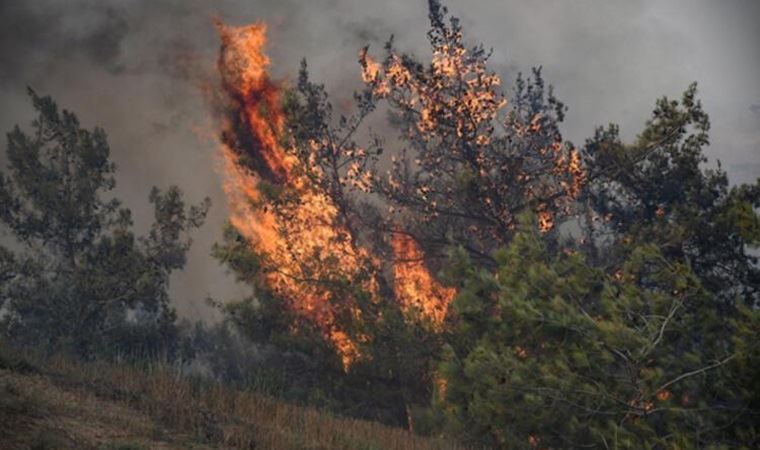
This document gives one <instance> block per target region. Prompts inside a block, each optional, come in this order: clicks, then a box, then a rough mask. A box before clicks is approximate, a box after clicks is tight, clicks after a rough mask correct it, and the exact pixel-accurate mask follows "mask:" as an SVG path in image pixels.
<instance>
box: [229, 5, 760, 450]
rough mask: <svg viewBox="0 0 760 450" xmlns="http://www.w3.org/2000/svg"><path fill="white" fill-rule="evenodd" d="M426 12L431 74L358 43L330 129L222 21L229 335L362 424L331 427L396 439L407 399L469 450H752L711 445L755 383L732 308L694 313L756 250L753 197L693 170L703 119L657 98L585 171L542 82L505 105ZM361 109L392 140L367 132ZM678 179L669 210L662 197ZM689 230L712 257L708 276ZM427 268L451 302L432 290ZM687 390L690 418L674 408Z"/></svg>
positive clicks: (320, 96) (248, 40)
mask: <svg viewBox="0 0 760 450" xmlns="http://www.w3.org/2000/svg"><path fill="white" fill-rule="evenodd" d="M429 11H430V14H429V17H430V24H431V28H430V31H429V33H428V37H429V42H430V46H431V50H432V59H431V61H430V62H429V63H427V64H423V63H421V62H419V61H418V60H417V59H416V58H415V57H413V56H412V55H408V54H401V53H399V52H397V51H396V50H395V48H394V46H393V42H392V40H391V41H389V42H388V44H387V45H386V47H385V55H384V57H382V58H380V59H375V58H373V57H372V56H371V55H370V52H369V49H368V48H363V49H361V50H360V52H359V65H360V68H361V71H360V74H361V78H362V80H363V82H364V85H363V88H362V90H361V91H360V92H357V93H355V96H354V97H355V100H356V109H355V112H354V113H353V114H351V115H349V116H342V115H341V116H339V117H336V116H335V115H334V114H333V108H332V105H331V103H330V101H329V98H328V95H327V93H326V92H325V89H324V87H323V86H321V85H319V84H316V83H314V82H312V81H310V79H309V77H308V72H307V69H306V64H305V63H304V64H303V66H302V69H301V72H300V74H299V77H298V82H297V84H296V85H295V86H288V85H285V84H284V83H280V82H277V81H275V80H272V79H271V78H270V77H269V75H268V72H267V69H268V66H269V64H270V61H269V59H268V58H267V56H266V55H265V53H264V52H263V47H264V44H265V40H266V39H265V35H266V26H265V25H264V24H256V25H250V26H244V27H230V26H226V25H223V24H219V32H220V35H221V38H222V46H221V53H220V56H219V60H218V66H219V71H220V73H221V81H222V83H221V87H222V89H221V93H222V94H223V95H221V96H220V100H221V103H220V104H221V105H222V108H221V110H222V111H223V112H224V115H223V120H222V125H221V132H220V137H221V139H220V140H221V143H222V152H221V153H222V160H223V170H224V175H225V190H226V192H227V196H228V199H229V203H230V224H231V226H230V227H229V228H228V229H227V230H226V232H225V240H224V242H223V243H222V244H220V245H218V246H217V248H216V254H217V256H218V257H220V259H221V260H222V261H224V262H225V263H227V264H228V265H229V266H230V267H231V268H232V269H233V270H234V271H235V273H236V274H237V275H238V277H239V278H240V279H241V280H243V281H246V282H248V283H250V284H252V285H253V286H254V288H255V293H254V294H255V298H251V299H249V300H248V301H245V302H240V303H237V304H232V305H230V306H229V307H228V310H229V311H230V317H231V318H232V320H233V321H234V322H235V323H236V324H237V325H239V326H240V327H241V328H242V329H243V330H245V331H246V332H247V333H248V334H249V335H250V336H253V337H256V338H258V339H259V340H264V341H267V342H270V343H275V344H277V343H280V344H286V345H287V346H288V347H289V348H298V349H300V350H303V351H304V352H308V353H310V354H311V356H312V357H314V356H318V357H319V358H321V359H322V360H323V362H324V363H323V364H322V365H319V366H318V367H316V369H317V370H320V371H322V372H320V375H325V376H326V377H333V378H334V379H337V380H338V382H337V384H338V385H339V387H340V388H341V389H343V392H344V393H345V394H346V395H347V396H348V397H349V398H351V401H352V404H354V405H357V404H358V405H360V406H359V407H358V408H362V406H361V405H363V404H364V405H371V406H369V408H370V409H371V410H372V412H371V413H370V414H367V412H366V411H361V410H359V411H350V410H347V409H343V412H349V413H354V414H360V415H371V416H372V417H373V418H380V419H383V420H387V421H392V422H403V423H406V424H407V425H409V426H410V427H411V425H412V421H411V416H412V414H411V409H412V407H413V405H415V404H425V405H427V404H429V401H430V398H431V396H437V397H438V398H439V399H440V404H441V405H442V408H441V409H440V411H441V412H442V413H443V415H444V416H446V417H445V418H443V419H442V420H447V423H449V424H451V425H453V426H454V428H456V427H457V426H459V427H461V428H462V430H467V429H469V430H474V431H475V433H476V434H477V436H474V437H473V436H471V437H473V438H474V439H475V442H477V443H478V444H484V443H485V444H493V445H500V446H506V447H508V446H510V445H516V446H520V445H521V444H524V442H526V440H527V442H528V443H529V445H531V446H532V447H538V446H540V445H544V444H548V445H550V446H552V447H562V446H572V445H574V444H577V445H594V444H595V443H599V442H602V441H604V440H605V436H610V435H611V434H614V435H615V436H618V435H619V436H621V439H622V438H623V437H625V439H626V440H627V442H628V441H630V442H645V444H646V445H644V446H651V445H660V444H661V443H666V444H668V445H670V444H671V443H672V442H681V443H687V444H689V443H697V444H698V445H701V443H702V442H703V441H701V440H699V439H698V440H697V441H694V440H691V439H692V438H691V437H690V436H686V435H679V434H676V433H670V431H669V430H670V428H669V427H670V426H671V425H672V426H675V427H681V428H688V429H692V428H693V427H694V426H702V425H699V424H700V423H702V422H705V421H706V422H705V423H707V424H708V425H704V426H702V427H703V428H704V430H705V433H706V434H705V436H709V437H708V438H706V439H712V438H713V437H715V439H718V440H723V441H726V442H727V441H728V440H731V439H734V440H736V439H739V440H741V439H744V440H745V441H746V440H748V439H755V438H754V437H752V436H755V435H756V433H755V434H753V433H754V431H751V432H748V433H746V436H750V437H749V438H746V437H742V436H744V435H740V434H741V433H738V434H734V430H733V429H730V430H729V431H727V432H726V433H723V434H721V433H722V432H716V433H713V431H714V429H724V428H726V427H729V426H730V425H727V424H731V423H746V420H745V418H746V417H751V415H752V414H754V412H755V411H756V410H757V408H755V407H754V406H751V405H756V404H757V400H756V395H755V394H753V393H752V381H748V380H749V378H751V377H749V378H748V377H746V376H744V377H742V376H736V373H737V371H736V369H735V367H751V366H752V365H753V364H754V362H755V361H756V360H757V355H756V352H755V353H752V351H750V350H748V346H747V342H746V338H741V339H742V340H736V339H734V336H750V335H752V333H753V332H754V331H753V330H756V329H757V323H758V320H757V318H756V316H757V314H756V313H755V312H753V311H739V310H738V309H736V308H735V307H734V306H732V305H730V302H727V303H729V305H726V304H725V303H726V302H724V303H723V304H722V305H721V306H722V307H724V313H725V315H723V316H720V317H718V316H716V315H715V314H714V310H713V308H715V303H714V302H713V299H714V297H715V296H716V295H719V294H720V295H723V294H721V292H720V291H721V290H722V288H723V287H725V285H726V284H727V281H726V280H733V279H735V280H740V281H741V282H742V283H744V284H745V285H746V286H742V287H741V288H739V289H736V292H740V293H742V294H747V295H746V297H747V298H748V299H750V300H748V301H747V302H746V303H750V304H751V303H752V301H751V299H753V298H754V297H752V296H753V295H755V293H756V292H757V290H756V289H755V286H756V280H757V278H756V276H757V270H756V266H753V264H754V260H753V259H752V258H751V257H750V256H749V255H748V254H747V252H746V248H747V246H748V245H753V244H755V243H756V242H757V241H758V239H757V230H758V229H760V228H758V227H757V224H758V223H760V221H758V218H757V215H756V214H755V212H754V209H753V208H756V207H757V205H758V204H759V203H758V200H757V198H758V190H757V189H756V188H751V187H741V188H737V189H735V190H732V191H729V190H728V188H727V184H726V182H725V180H724V178H725V176H724V175H722V174H721V173H717V172H716V173H714V174H713V173H705V172H702V171H701V169H700V168H699V164H700V163H701V162H703V157H702V154H701V146H702V145H703V144H705V143H706V142H707V135H706V131H707V127H708V122H707V117H706V115H704V114H703V112H702V111H701V109H700V107H699V105H698V102H695V101H694V92H693V89H691V90H690V91H687V94H686V95H685V97H684V100H683V108H681V107H680V106H679V105H678V103H677V102H676V103H672V102H670V103H668V102H667V101H665V100H663V101H662V102H661V103H660V104H658V109H657V110H656V111H655V114H656V117H655V119H654V120H653V121H652V122H650V123H648V125H647V128H646V129H645V132H644V133H642V135H641V138H640V142H637V143H636V144H635V145H633V146H624V145H623V144H621V143H620V142H619V141H618V139H617V134H616V129H614V128H613V129H611V130H608V131H607V132H604V131H600V132H599V133H598V134H597V136H596V137H595V138H594V139H592V140H590V141H589V142H588V145H587V147H586V152H585V154H584V155H581V153H580V152H579V151H578V150H576V149H575V147H574V146H573V145H572V144H571V143H569V142H565V141H564V140H563V138H562V136H561V134H560V131H559V124H560V123H561V122H562V120H563V116H564V112H565V107H564V105H563V104H562V103H561V102H560V101H558V100H557V99H556V98H555V97H554V95H553V93H552V90H551V88H547V87H546V86H545V84H544V82H543V78H542V76H541V72H540V70H538V69H537V70H534V71H533V74H532V77H530V78H529V79H524V78H523V77H518V78H517V81H516V85H515V90H514V95H513V96H512V97H511V98H510V99H508V98H507V95H506V94H505V93H504V92H503V91H502V90H500V85H501V79H500V77H499V76H498V75H497V74H496V73H494V72H492V71H490V70H489V69H488V65H487V63H488V57H489V54H488V53H487V52H486V51H485V50H484V48H483V47H482V46H475V47H467V46H466V45H465V44H464V41H463V35H462V30H461V27H460V24H459V22H458V21H457V19H456V18H452V17H449V16H448V14H447V11H446V9H445V8H443V7H442V6H441V5H440V3H439V2H437V1H433V0H431V1H430V2H429ZM378 111H387V112H389V113H390V118H391V119H390V120H389V122H390V124H391V125H392V126H393V127H394V130H395V133H396V136H388V135H385V136H382V137H381V136H379V135H377V134H374V133H372V132H371V129H370V127H369V124H371V123H373V121H376V120H378V118H377V116H378V114H376V113H377V112H378ZM686 127H690V129H692V130H693V131H694V133H692V134H689V133H687V132H686V131H685V128H686ZM363 136H369V138H366V137H363ZM584 157H585V163H584ZM679 174H681V175H688V177H686V178H680V177H679V176H678V175H679ZM682 179H685V180H686V181H688V186H687V187H688V189H685V190H684V191H683V192H682V193H681V194H683V195H681V194H678V189H676V188H674V187H673V186H670V187H668V188H667V189H660V186H661V184H660V182H661V181H667V182H669V183H672V182H674V180H682ZM673 194H678V195H673ZM707 194H710V195H707ZM526 214H527V215H528V216H530V215H534V216H535V219H536V220H535V222H534V221H532V220H531V219H530V218H526ZM575 215H582V217H583V220H581V221H579V223H580V224H581V227H580V228H581V231H584V232H585V233H586V241H585V244H584V243H583V242H582V241H581V242H572V243H571V245H568V246H566V247H573V248H562V249H561V248H560V245H557V244H558V243H560V239H559V238H560V236H559V232H558V225H560V224H562V223H563V222H565V221H566V220H568V219H569V218H571V217H573V216H575ZM693 217H697V218H701V219H700V220H698V221H693V220H691V219H690V218H693ZM600 218H601V219H602V222H603V223H601V224H600ZM702 219H704V220H702ZM695 223H697V224H700V226H701V227H704V228H705V229H708V225H710V224H714V225H715V226H714V227H713V228H709V229H710V230H712V231H710V233H715V232H717V231H716V230H718V228H719V229H720V230H718V231H720V233H719V234H720V235H721V236H724V237H726V239H728V240H729V242H730V245H727V246H726V247H725V249H727V250H724V247H721V248H718V247H715V248H716V249H717V251H718V253H720V255H719V256H720V257H719V258H717V257H713V256H714V255H713V253H712V250H711V247H712V244H711V242H712V241H710V233H701V232H694V231H693V230H692V231H689V230H690V228H689V225H692V224H695ZM692 228H693V227H692ZM653 236H654V238H653ZM674 236H675V237H679V239H678V240H677V241H673V240H672V239H670V238H672V237H674ZM673 242H675V243H676V244H677V245H675V246H673V248H676V247H679V248H677V249H676V251H672V250H673V249H672V248H668V247H667V245H665V246H663V245H661V246H663V249H662V250H658V249H656V248H655V246H653V245H651V244H652V243H661V244H668V243H673ZM563 246H564V245H563ZM452 248H457V249H458V250H457V251H455V252H451V249H452ZM499 248H501V249H502V250H501V251H500V252H496V250H497V249H499ZM558 250H563V251H558ZM452 254H453V257H452V258H451V259H447V258H448V256H449V255H452ZM713 261H720V262H721V266H722V267H724V266H725V267H728V268H729V269H730V268H731V267H734V268H735V269H736V270H733V271H731V273H730V274H729V275H724V274H723V272H721V270H723V269H722V268H721V269H717V270H716V269H713V268H712V266H711V263H712V262H713ZM726 261H728V264H723V263H724V262H726ZM444 266H447V268H448V270H447V272H448V273H449V276H448V277H447V279H448V280H449V281H450V282H451V283H452V284H450V285H447V284H445V283H442V282H441V281H440V280H439V277H438V276H437V274H438V273H439V272H441V270H440V269H441V268H442V267H444ZM516 266H519V267H520V269H517V270H515V267H516ZM753 283H755V285H752V284H753ZM729 294H730V295H732V296H735V295H734V294H733V293H729ZM724 296H725V295H724ZM452 304H453V308H450V305H452ZM716 317H717V319H716ZM704 342H710V343H711V344H710V345H704V344H703V343H704ZM444 344H445V345H444ZM568 348H569V350H570V351H568ZM682 355H685V356H684V357H681V356H682ZM319 358H312V359H319ZM437 359H440V360H443V363H442V364H438V363H439V362H440V361H438V360H437ZM750 372H751V371H750ZM702 374H709V376H708V375H705V376H704V377H702V378H697V377H696V376H695V375H699V376H700V377H701V376H702ZM311 375H313V374H311ZM311 378H313V376H312V377H311ZM623 378H625V379H626V381H625V382H620V381H619V380H621V379H623ZM528 391H530V392H528ZM676 391H678V392H679V395H680V396H681V400H680V405H679V404H677V403H676V402H675V400H673V399H674V395H675V394H674V392H676ZM697 393H699V395H701V396H702V397H701V399H703V400H704V402H705V404H707V405H708V408H707V409H709V414H708V413H706V412H704V410H702V409H695V410H689V411H688V414H686V413H684V408H692V407H693V406H694V404H693V402H692V399H693V398H694V396H695V395H697ZM656 402H660V403H656ZM667 402H670V403H667ZM559 404H561V405H562V409H561V411H562V413H559V414H558V413H557V411H558V410H559V409H558V408H559V407H558V406H557V405H559ZM399 405H400V406H399ZM655 405H659V406H658V407H657V408H655ZM746 405H750V407H747V406H746ZM341 406H343V407H345V406H346V405H341ZM394 406H395V407H397V408H396V409H393V407H394ZM385 407H387V408H390V410H391V413H390V416H384V415H382V413H380V412H379V411H380V410H381V409H382V408H385ZM519 407H527V408H531V411H530V413H531V414H522V412H521V411H520V410H519ZM728 407H730V408H733V409H732V410H733V411H736V412H737V414H738V415H739V416H741V417H739V416H737V417H739V418H737V417H733V416H732V417H728V416H726V415H725V412H724V411H725V410H726V409H725V408H728ZM721 408H723V409H721ZM655 414H658V415H655ZM747 414H749V416H748V415H747ZM742 415H743V416H742ZM610 417H612V418H613V419H612V420H610ZM439 418H440V417H439ZM523 418H525V420H522V419H523ZM566 419H567V420H566ZM734 419H736V420H734ZM695 424H696V425H695ZM589 430H590V431H589ZM710 433H713V434H710ZM465 434H466V433H465ZM637 436H646V437H645V440H644V441H642V440H641V439H639V438H637ZM673 436H676V437H677V439H676V438H673ZM515 437H517V438H518V439H519V440H518V441H514V440H510V439H512V438H515ZM636 439H639V440H638V441H637V440H636ZM679 439H680V440H679ZM700 439H701V438H700ZM604 442H606V441H604ZM704 442H707V441H704ZM650 444H651V445H650ZM687 444H684V446H688V445H687ZM631 445H634V444H631ZM663 445H665V444H663Z"/></svg>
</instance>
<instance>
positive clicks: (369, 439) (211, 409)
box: [0, 351, 458, 450]
mask: <svg viewBox="0 0 760 450" xmlns="http://www.w3.org/2000/svg"><path fill="white" fill-rule="evenodd" d="M65 448H76V449H99V450H137V449H206V448H235V449H273V450H278V449H314V450H316V449H325V450H327V449H346V450H348V449H352V450H353V449H364V450H374V449H378V450H379V449H391V450H396V449H397V450H408V449H415V450H416V449H419V450H426V449H452V450H453V449H456V448H458V447H456V446H455V445H453V444H450V443H447V442H444V441H441V440H435V439H425V438H421V437H419V436H415V435H413V434H411V433H409V432H407V431H404V430H401V429H397V428H392V427H387V426H384V425H381V424H377V423H373V422H367V421H360V420H354V419H346V418H340V417H335V416H331V415H329V414H326V413H324V412H321V411H318V410H316V409H312V408H302V407H296V406H292V405H288V404H284V403H282V402H279V401H277V400H274V399H271V398H268V397H265V396H262V395H259V394H256V393H251V392H243V391H238V390H234V389H231V388H229V387H225V386H221V385H218V384H214V383H203V382H199V381H197V380H190V379H187V378H184V377H182V376H180V375H178V374H177V373H176V371H173V370H172V368H171V367H168V366H166V365H162V364H155V365H151V366H148V367H145V368H141V369H138V368H135V367H133V366H129V365H126V364H104V363H87V364H83V363H79V362H74V361H71V360H67V359H61V358H56V359H52V360H48V361H46V362H44V363H41V362H35V363H29V362H27V361H26V360H25V359H23V358H20V357H19V356H18V355H12V354H9V353H8V352H7V351H2V352H0V449H9V450H10V449H65Z"/></svg>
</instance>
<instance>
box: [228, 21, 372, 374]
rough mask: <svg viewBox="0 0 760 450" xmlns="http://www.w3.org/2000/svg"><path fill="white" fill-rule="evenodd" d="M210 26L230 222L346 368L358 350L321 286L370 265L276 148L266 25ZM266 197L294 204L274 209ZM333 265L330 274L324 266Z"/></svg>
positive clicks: (328, 204) (325, 199) (324, 200)
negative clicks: (215, 32)
mask: <svg viewBox="0 0 760 450" xmlns="http://www.w3.org/2000/svg"><path fill="white" fill-rule="evenodd" d="M217 27H218V29H219V34H220V36H221V39H222V48H221V55H220V57H219V70H220V72H221V74H222V86H223V89H224V91H225V93H226V94H227V97H229V101H230V103H231V110H232V113H231V115H230V117H229V118H228V120H227V121H226V122H225V123H224V124H223V129H222V132H221V138H222V144H223V145H222V160H223V167H222V169H223V172H224V176H225V181H224V190H225V193H226V195H227V199H228V203H229V209H230V222H231V223H232V225H233V226H234V227H235V228H237V230H238V231H239V232H240V233H241V234H242V235H243V236H245V237H246V238H247V239H248V240H249V241H250V242H251V245H252V246H253V248H254V250H255V251H256V252H257V253H258V254H260V255H261V256H262V259H263V264H262V265H263V267H264V271H263V272H264V275H263V276H264V282H265V283H266V285H267V286H268V287H269V288H270V289H272V291H273V292H275V293H276V294H278V295H279V296H281V297H282V298H283V299H284V301H285V302H287V304H288V306H289V307H290V308H291V309H292V310H293V311H294V312H296V313H297V314H298V315H299V316H300V317H302V318H304V319H306V320H308V321H310V322H311V323H313V324H315V325H316V326H317V327H318V328H319V329H320V330H321V331H322V332H323V334H324V335H325V337H326V338H328V339H330V340H331V341H332V342H333V344H334V345H335V347H336V349H337V350H338V352H339V354H340V356H341V359H342V361H343V364H344V367H348V365H350V363H351V362H352V361H353V360H355V358H356V357H357V356H358V350H357V347H356V345H355V343H354V342H353V341H352V340H351V338H350V337H349V335H348V334H347V333H346V332H345V331H344V330H341V329H340V328H339V327H338V326H337V325H336V315H337V313H338V312H337V305H336V303H337V302H336V300H337V299H336V298H334V297H335V296H334V293H333V291H332V290H331V289H330V288H329V287H327V286H328V285H329V284H330V283H334V284H340V283H345V281H346V280H348V282H349V283H350V281H351V280H353V279H355V278H357V274H358V272H359V270H361V268H363V267H367V265H370V266H371V264H372V261H371V258H369V257H368V255H367V253H366V252H365V251H364V250H363V249H360V248H358V247H356V246H355V245H354V242H353V239H352V236H351V235H350V233H349V232H348V230H347V229H346V228H345V227H344V226H342V225H341V224H340V222H339V220H338V209H337V207H336V205H335V204H334V202H333V201H332V199H331V198H330V197H329V196H328V195H326V194H325V193H324V192H321V191H320V190H319V189H317V188H316V186H315V185H314V183H313V182H312V181H311V180H309V179H308V178H307V177H306V176H304V175H301V174H299V172H298V170H297V168H298V164H299V162H298V160H297V158H295V157H294V156H292V152H289V151H288V149H287V148H286V147H285V146H284V145H283V144H282V142H281V136H282V128H283V126H284V123H285V116H284V114H283V112H282V109H281V107H280V88H279V86H277V85H276V84H275V83H273V82H272V81H271V80H270V78H269V76H268V74H267V66H268V65H269V59H268V58H267V56H266V55H265V54H264V53H263V47H264V44H265V43H266V35H265V33H266V26H265V25H264V24H255V25H249V26H243V27H237V28H236V27H230V26H227V25H224V24H218V25H217ZM271 191H274V192H278V191H279V192H287V194H288V195H292V196H293V197H294V198H296V199H297V200H296V201H284V202H276V198H275V197H276V195H277V194H276V193H275V194H272V193H271ZM275 203H276V204H275ZM335 258H337V259H338V260H339V261H340V263H339V265H338V267H335V264H331V261H332V260H333V259H335ZM361 287H362V288H364V290H365V291H367V292H370V293H371V294H372V295H375V292H376V290H377V287H376V282H375V281H374V280H373V279H370V280H369V281H367V282H365V283H364V284H363V286H361ZM348 309H349V310H351V312H352V313H354V314H356V310H354V309H352V308H351V306H350V305H349V306H348Z"/></svg>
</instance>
